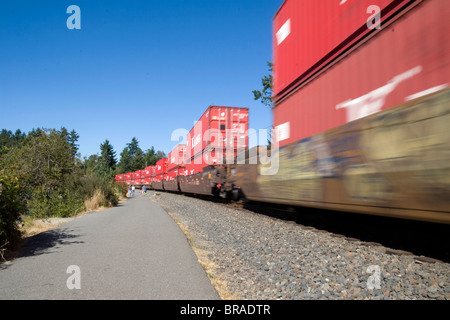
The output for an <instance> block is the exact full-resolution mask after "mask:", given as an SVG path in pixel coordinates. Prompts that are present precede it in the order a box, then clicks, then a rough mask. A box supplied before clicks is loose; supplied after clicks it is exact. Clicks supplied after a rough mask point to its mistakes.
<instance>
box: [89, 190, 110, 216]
mask: <svg viewBox="0 0 450 320" xmlns="http://www.w3.org/2000/svg"><path fill="white" fill-rule="evenodd" d="M105 203H106V197H105V194H104V193H103V191H102V190H100V189H97V190H95V192H94V195H93V196H92V198H90V199H87V200H85V201H84V207H85V208H86V211H88V212H89V211H94V210H98V209H104V208H105Z"/></svg>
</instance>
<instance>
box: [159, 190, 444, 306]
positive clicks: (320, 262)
mask: <svg viewBox="0 0 450 320" xmlns="http://www.w3.org/2000/svg"><path fill="white" fill-rule="evenodd" d="M152 199H154V201H155V202H157V203H158V204H160V205H161V206H162V207H163V208H165V210H166V211H167V212H170V213H171V214H172V215H173V216H174V217H175V218H176V219H177V220H179V221H180V222H181V223H182V224H184V225H185V226H186V227H187V228H188V230H189V234H190V236H191V237H192V241H193V243H194V245H195V246H196V247H198V248H200V249H203V250H206V251H208V252H209V259H210V260H212V261H213V262H214V263H215V264H216V265H218V266H219V267H218V269H217V270H216V274H215V275H214V276H216V277H220V278H222V279H224V280H225V281H226V283H227V284H228V288H227V289H228V290H229V291H230V292H232V293H233V294H234V295H236V296H239V297H241V298H242V299H249V300H253V299H257V300H259V299H262V300H272V299H304V300H310V299H314V300H316V299H327V300H340V299H352V300H353V299H389V300H391V299H395V300H397V299H399V300H409V299H419V300H422V299H438V300H446V299H449V298H450V264H448V263H441V262H436V263H428V262H423V261H420V260H418V259H416V257H414V256H412V255H393V254H388V253H387V252H388V251H389V250H387V248H386V247H383V246H381V245H376V244H372V243H365V242H363V241H359V240H355V239H353V241H350V239H346V238H343V237H336V236H335V235H333V234H331V233H329V232H324V231H320V230H316V229H314V228H310V227H303V226H301V225H298V224H293V223H289V222H286V221H282V220H276V219H272V218H269V217H267V216H263V215H259V214H256V213H252V212H249V211H246V210H239V209H234V208H231V207H226V206H224V205H221V204H217V203H213V202H209V201H204V200H199V199H195V198H192V197H185V196H181V195H176V194H168V193H161V194H160V195H159V196H153V197H152Z"/></svg>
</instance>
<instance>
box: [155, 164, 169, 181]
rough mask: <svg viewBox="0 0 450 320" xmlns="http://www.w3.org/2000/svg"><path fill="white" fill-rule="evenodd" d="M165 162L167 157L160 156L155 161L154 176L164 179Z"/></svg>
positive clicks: (165, 172) (165, 171)
mask: <svg viewBox="0 0 450 320" xmlns="http://www.w3.org/2000/svg"><path fill="white" fill-rule="evenodd" d="M167 162H168V159H167V158H162V159H161V160H159V161H158V162H157V163H156V169H155V177H158V178H159V179H165V175H166V174H167ZM159 181H161V180H159Z"/></svg>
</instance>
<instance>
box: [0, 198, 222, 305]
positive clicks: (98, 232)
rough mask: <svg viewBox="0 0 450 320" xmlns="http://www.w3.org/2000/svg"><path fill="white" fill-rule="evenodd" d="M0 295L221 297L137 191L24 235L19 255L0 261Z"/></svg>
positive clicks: (165, 219) (179, 236)
mask: <svg viewBox="0 0 450 320" xmlns="http://www.w3.org/2000/svg"><path fill="white" fill-rule="evenodd" d="M69 266H77V267H78V268H79V269H76V267H75V269H69V270H68V268H69ZM67 271H69V272H70V273H67ZM78 275H79V277H78ZM68 284H69V286H70V287H75V288H74V289H72V290H70V289H69V288H68ZM78 284H80V287H81V289H77V288H76V286H77V285H78ZM0 299H152V300H159V299H164V300H179V299H183V300H192V299H195V300H206V299H214V300H218V299H219V296H218V294H217V292H216V290H215V289H214V288H213V287H212V285H211V283H210V281H209V279H208V277H207V275H206V273H205V271H204V270H203V268H202V267H201V266H200V264H199V263H198V261H197V257H196V255H195V253H194V252H193V251H192V249H191V247H190V246H189V244H188V242H187V240H186V238H185V236H184V234H183V233H182V232H181V230H180V229H179V228H178V226H177V225H176V223H175V222H174V221H173V220H172V219H171V218H170V217H169V216H168V214H167V213H166V212H165V211H164V210H163V209H161V208H160V207H159V206H158V205H157V204H156V203H154V202H152V201H151V200H150V199H149V198H148V197H136V198H133V199H130V200H128V201H126V202H124V203H122V204H121V205H119V206H118V207H115V208H112V209H108V210H106V211H102V212H96V213H88V214H86V215H84V216H82V217H80V218H78V219H75V220H73V221H71V222H68V223H66V224H64V225H62V226H60V227H58V228H56V229H52V230H49V231H46V232H43V233H41V234H38V235H36V236H34V237H31V238H29V240H28V241H27V242H26V243H25V245H24V247H23V248H22V250H21V254H20V257H18V258H16V259H15V260H13V261H12V262H11V263H9V264H2V265H0Z"/></svg>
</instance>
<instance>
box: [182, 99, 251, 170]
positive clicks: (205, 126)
mask: <svg viewBox="0 0 450 320" xmlns="http://www.w3.org/2000/svg"><path fill="white" fill-rule="evenodd" d="M248 115H249V113H248V108H236V107H223V106H210V107H208V109H207V110H206V111H205V112H204V113H203V115H202V116H201V117H200V119H199V121H197V122H196V124H195V125H194V127H193V128H192V129H191V131H190V132H189V134H188V136H187V139H186V140H187V146H186V165H187V166H188V167H189V168H188V171H189V172H192V170H194V171H195V173H196V172H199V171H202V168H203V167H205V166H207V165H210V164H219V163H224V159H225V157H226V156H227V155H228V156H229V157H231V158H234V156H235V155H236V154H237V153H238V152H239V151H240V150H243V149H245V148H246V147H247V146H248V123H249V118H248ZM210 151H212V154H211V153H210Z"/></svg>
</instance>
